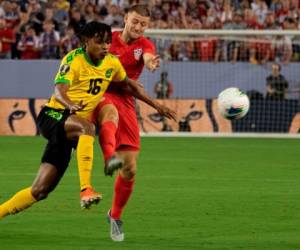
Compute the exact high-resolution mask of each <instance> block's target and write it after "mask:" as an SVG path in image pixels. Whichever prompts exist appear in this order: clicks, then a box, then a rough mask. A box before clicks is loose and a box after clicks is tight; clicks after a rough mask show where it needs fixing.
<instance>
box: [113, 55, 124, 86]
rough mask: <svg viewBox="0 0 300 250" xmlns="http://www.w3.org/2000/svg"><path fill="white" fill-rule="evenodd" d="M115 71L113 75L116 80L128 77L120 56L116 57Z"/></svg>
mask: <svg viewBox="0 0 300 250" xmlns="http://www.w3.org/2000/svg"><path fill="white" fill-rule="evenodd" d="M114 72H115V74H114V75H113V77H112V81H114V82H123V81H124V80H125V79H126V78H127V74H126V71H125V69H124V67H123V65H122V64H121V62H120V60H119V59H118V58H116V62H115V71H114Z"/></svg>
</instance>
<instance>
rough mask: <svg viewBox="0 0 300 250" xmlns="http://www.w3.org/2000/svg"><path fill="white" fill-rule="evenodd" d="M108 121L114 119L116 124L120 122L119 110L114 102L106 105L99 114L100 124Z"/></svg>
mask: <svg viewBox="0 0 300 250" xmlns="http://www.w3.org/2000/svg"><path fill="white" fill-rule="evenodd" d="M107 121H112V122H114V123H115V124H118V122H119V114H118V110H117V109H116V107H115V106H113V105H112V104H109V105H106V106H104V107H103V108H102V110H101V112H100V113H99V116H98V123H99V124H103V123H104V122H107Z"/></svg>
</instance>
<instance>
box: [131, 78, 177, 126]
mask: <svg viewBox="0 0 300 250" xmlns="http://www.w3.org/2000/svg"><path fill="white" fill-rule="evenodd" d="M125 83H126V85H127V91H129V92H130V93H131V94H132V95H133V96H134V97H136V98H138V99H140V100H141V101H143V102H145V103H147V104H148V105H150V106H151V107H153V108H155V109H156V110H157V111H158V113H159V114H160V115H163V116H165V117H167V118H169V119H173V120H175V121H176V112H175V111H173V110H171V109H169V108H168V107H166V106H164V105H162V104H160V103H158V102H157V101H155V100H154V99H153V98H151V97H150V96H149V95H148V94H147V93H146V91H145V89H144V88H143V87H142V84H140V83H139V82H138V81H134V80H132V79H129V78H127V79H126V80H125Z"/></svg>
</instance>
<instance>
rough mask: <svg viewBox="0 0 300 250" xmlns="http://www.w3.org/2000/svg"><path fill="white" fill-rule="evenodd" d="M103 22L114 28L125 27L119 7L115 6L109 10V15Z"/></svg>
mask: <svg viewBox="0 0 300 250" xmlns="http://www.w3.org/2000/svg"><path fill="white" fill-rule="evenodd" d="M103 22H104V23H106V24H108V25H110V26H112V27H122V26H123V16H122V14H121V11H120V9H119V7H118V6H117V5H115V4H113V5H112V6H111V7H110V8H109V9H108V15H107V16H106V17H105V18H104V20H103Z"/></svg>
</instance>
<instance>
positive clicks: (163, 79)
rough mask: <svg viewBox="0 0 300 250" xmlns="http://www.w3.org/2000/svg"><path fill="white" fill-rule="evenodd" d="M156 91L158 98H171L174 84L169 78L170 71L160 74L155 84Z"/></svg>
mask: <svg viewBox="0 0 300 250" xmlns="http://www.w3.org/2000/svg"><path fill="white" fill-rule="evenodd" d="M154 93H155V95H156V98H157V99H169V98H170V97H171V96H172V94H173V84H172V83H171V82H170V81H169V80H168V72H166V71H163V72H161V74H160V80H159V81H158V82H157V83H155V85H154Z"/></svg>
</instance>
